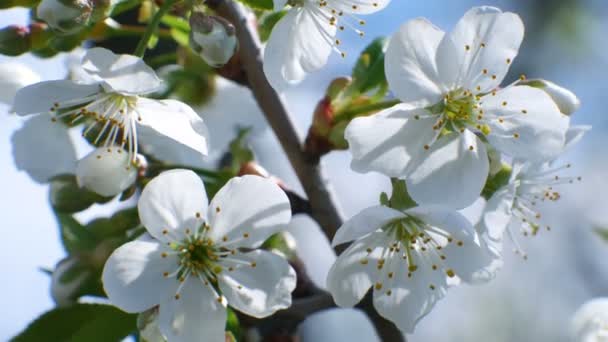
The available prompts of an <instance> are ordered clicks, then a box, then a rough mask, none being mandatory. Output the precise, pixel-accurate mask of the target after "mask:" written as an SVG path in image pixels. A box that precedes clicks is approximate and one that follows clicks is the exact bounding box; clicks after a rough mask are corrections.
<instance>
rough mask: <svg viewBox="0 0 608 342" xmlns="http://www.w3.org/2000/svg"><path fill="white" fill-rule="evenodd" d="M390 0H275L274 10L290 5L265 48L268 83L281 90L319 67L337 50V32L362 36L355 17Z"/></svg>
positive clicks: (374, 9)
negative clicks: (347, 31)
mask: <svg viewBox="0 0 608 342" xmlns="http://www.w3.org/2000/svg"><path fill="white" fill-rule="evenodd" d="M389 2H390V0H289V1H287V0H275V10H280V9H282V8H283V7H284V6H285V4H289V5H290V6H291V7H290V9H289V10H288V12H287V14H286V15H285V16H284V17H283V18H281V20H280V21H279V22H278V23H277V24H276V26H275V27H274V28H273V30H272V33H271V34H270V38H269V39H268V43H267V44H266V48H265V50H264V72H265V74H266V77H267V78H268V81H269V82H270V84H271V85H272V86H273V87H274V88H275V89H276V90H277V91H282V90H283V89H285V88H287V87H288V86H289V85H290V84H295V83H298V82H300V81H302V80H303V79H304V78H305V77H306V75H307V74H309V73H311V72H315V71H318V70H319V69H321V68H322V67H323V66H324V65H325V64H326V63H327V60H328V59H329V56H330V54H331V52H332V51H335V52H337V53H338V54H340V55H341V56H343V57H344V56H345V54H344V52H342V51H341V50H340V44H341V41H340V39H337V38H336V33H337V32H338V31H344V30H352V31H354V32H356V33H357V34H358V35H361V36H363V31H361V30H360V29H359V28H357V27H358V26H361V25H364V24H365V21H363V20H361V19H359V18H358V17H356V16H357V15H361V14H371V13H374V12H377V11H379V10H381V9H383V8H384V7H386V5H388V3H389Z"/></svg>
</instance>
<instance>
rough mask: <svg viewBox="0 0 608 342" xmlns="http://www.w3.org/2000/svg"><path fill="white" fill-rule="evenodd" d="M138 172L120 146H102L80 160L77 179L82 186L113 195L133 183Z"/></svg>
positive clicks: (108, 195)
mask: <svg viewBox="0 0 608 342" xmlns="http://www.w3.org/2000/svg"><path fill="white" fill-rule="evenodd" d="M137 172H138V170H137V166H135V165H132V164H131V161H130V160H129V155H128V153H126V152H124V153H123V150H122V149H121V148H120V147H110V148H106V147H100V148H97V149H95V150H93V151H92V152H91V153H89V154H88V155H87V156H86V157H84V158H82V159H81V160H79V161H78V165H77V166H76V181H77V182H78V185H79V186H80V187H86V188H87V189H89V190H92V191H94V192H96V193H98V194H100V195H102V196H106V197H112V196H116V195H118V194H120V193H121V192H123V191H125V190H126V189H127V188H129V187H130V186H131V185H133V183H135V180H136V179H137Z"/></svg>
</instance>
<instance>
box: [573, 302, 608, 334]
mask: <svg viewBox="0 0 608 342" xmlns="http://www.w3.org/2000/svg"><path fill="white" fill-rule="evenodd" d="M571 330H572V337H573V338H574V341H576V342H606V341H608V298H595V299H592V300H590V301H588V302H586V303H585V304H583V305H582V306H581V307H580V309H578V311H577V312H576V313H575V314H574V316H573V317H572V329H571Z"/></svg>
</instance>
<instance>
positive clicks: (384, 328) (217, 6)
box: [206, 0, 405, 342]
mask: <svg viewBox="0 0 608 342" xmlns="http://www.w3.org/2000/svg"><path fill="white" fill-rule="evenodd" d="M206 3H207V5H208V6H209V7H210V8H212V9H214V10H215V11H216V12H217V13H218V14H219V15H221V16H222V17H224V18H226V19H228V20H229V21H230V22H232V23H233V25H234V26H235V28H236V32H237V38H238V40H239V56H238V58H239V59H240V62H241V64H242V68H243V70H244V72H245V74H246V76H247V81H248V85H249V87H250V89H251V91H252V92H253V95H254V97H255V98H256V100H257V102H258V104H259V106H260V108H261V109H262V111H263V112H264V115H265V116H266V120H267V121H268V123H269V124H270V126H271V127H272V129H273V131H274V133H275V135H276V136H277V138H278V140H279V142H280V143H281V145H282V147H283V150H284V151H285V153H286V155H287V157H288V159H289V162H290V163H291V165H292V167H293V169H294V171H295V172H296V175H297V176H298V179H299V180H300V183H301V184H302V187H303V188H304V191H305V192H306V195H307V197H308V200H309V202H310V206H311V216H312V217H313V218H314V219H315V220H316V221H317V222H318V223H319V225H320V226H321V228H322V229H323V232H324V233H325V235H326V236H327V238H328V239H329V240H330V241H331V239H332V238H333V236H334V235H335V233H336V230H337V229H338V227H340V226H341V225H342V222H343V218H342V214H341V212H340V208H339V207H338V205H337V201H336V198H335V195H334V193H333V191H332V189H331V187H330V186H329V183H328V180H327V179H326V177H325V175H324V174H323V170H322V168H321V165H320V164H319V159H318V158H310V157H307V155H306V154H305V153H304V152H303V148H302V143H301V141H300V138H299V137H298V133H297V130H296V126H295V124H294V122H293V120H292V118H291V115H290V114H289V112H288V110H287V106H286V105H285V103H283V101H282V100H281V97H280V96H279V94H278V93H277V92H276V91H275V90H274V89H273V88H272V86H271V85H270V84H269V83H268V80H267V79H266V76H265V75H264V71H263V70H264V69H263V64H262V55H261V50H260V47H261V43H260V38H259V36H258V33H257V27H256V25H255V21H254V20H252V18H251V17H250V16H249V12H248V11H247V10H246V9H245V8H244V7H243V6H242V5H240V4H239V3H237V2H236V1H234V0H207V2H206ZM337 251H338V252H340V251H341V250H337ZM368 298H369V296H368ZM330 299H331V298H329V296H328V295H327V294H324V295H321V296H313V297H311V298H310V299H309V301H310V302H309V303H307V304H306V305H296V308H297V310H296V311H295V312H294V310H293V309H292V312H293V313H297V315H308V314H309V312H310V311H308V310H312V311H313V312H314V311H317V310H320V309H323V308H326V307H327V306H328V305H329V304H328V300H330ZM308 306H310V307H308ZM359 308H361V309H362V310H364V311H365V312H366V313H367V315H368V317H369V318H370V319H371V321H372V323H373V324H374V326H375V328H376V331H377V333H378V335H379V336H380V339H381V340H382V341H384V342H401V341H405V338H404V337H403V335H402V334H401V333H400V332H399V330H398V329H397V328H396V327H395V326H394V325H393V324H392V323H390V322H388V321H386V320H385V319H383V318H382V317H380V315H378V313H377V312H376V311H375V310H374V308H373V305H371V302H370V301H369V299H368V300H366V301H364V303H362V305H361V306H360V307H359Z"/></svg>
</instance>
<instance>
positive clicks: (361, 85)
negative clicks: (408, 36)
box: [349, 38, 387, 93]
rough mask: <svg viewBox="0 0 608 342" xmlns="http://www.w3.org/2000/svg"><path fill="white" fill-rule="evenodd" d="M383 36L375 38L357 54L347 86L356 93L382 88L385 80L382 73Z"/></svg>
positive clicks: (384, 40) (384, 41)
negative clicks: (351, 80)
mask: <svg viewBox="0 0 608 342" xmlns="http://www.w3.org/2000/svg"><path fill="white" fill-rule="evenodd" d="M385 45H386V39H385V38H376V39H375V40H374V41H373V42H372V43H371V44H369V45H368V46H367V47H366V48H365V50H363V52H362V53H361V55H360V56H359V59H358V60H357V63H356V64H355V67H354V69H353V73H352V76H353V82H352V84H351V85H350V87H349V88H351V89H352V90H353V91H356V92H358V93H366V92H368V91H371V90H373V89H375V88H378V89H381V90H382V89H384V90H383V91H384V92H386V89H387V82H386V76H385V74H384V46H385Z"/></svg>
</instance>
